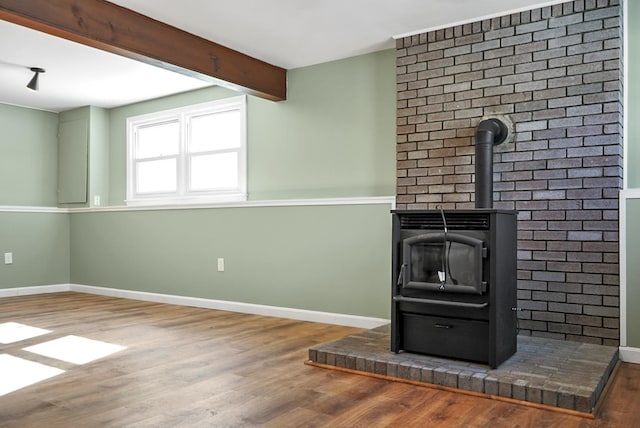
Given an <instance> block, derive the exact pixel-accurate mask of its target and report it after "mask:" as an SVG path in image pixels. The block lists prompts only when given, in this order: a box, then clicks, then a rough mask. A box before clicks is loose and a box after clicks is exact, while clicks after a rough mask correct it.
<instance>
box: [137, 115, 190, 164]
mask: <svg viewBox="0 0 640 428" xmlns="http://www.w3.org/2000/svg"><path fill="white" fill-rule="evenodd" d="M137 143H138V144H137V146H136V158H137V159H147V158H153V157H159V156H171V155H176V154H178V151H179V150H180V124H179V123H178V122H165V123H160V124H154V125H147V126H142V127H140V128H138V141H137Z"/></svg>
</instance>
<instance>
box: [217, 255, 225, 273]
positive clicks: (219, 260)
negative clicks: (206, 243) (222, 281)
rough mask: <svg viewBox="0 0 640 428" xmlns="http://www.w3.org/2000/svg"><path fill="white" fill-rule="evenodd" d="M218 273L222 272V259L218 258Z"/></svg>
mask: <svg viewBox="0 0 640 428" xmlns="http://www.w3.org/2000/svg"><path fill="white" fill-rule="evenodd" d="M218 272H224V259H223V258H222V257H218Z"/></svg>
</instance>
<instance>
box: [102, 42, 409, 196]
mask: <svg viewBox="0 0 640 428" xmlns="http://www.w3.org/2000/svg"><path fill="white" fill-rule="evenodd" d="M287 75H288V93H287V101H282V102H278V103H276V102H271V101H266V100H262V99H259V98H255V97H248V103H247V111H248V129H247V139H248V162H247V163H248V170H249V174H248V186H247V187H248V192H249V199H251V200H263V199H288V198H318V197H320V198H323V197H342V196H388V195H395V174H396V173H395V114H396V113H395V105H396V93H395V90H396V87H395V51H394V50H387V51H382V52H376V53H373V54H369V55H362V56H358V57H353V58H348V59H345V60H341V61H335V62H330V63H326V64H320V65H316V66H312V67H305V68H300V69H295V70H290V71H289V72H288V74H287ZM235 95H237V93H235V92H233V91H230V90H228V89H224V88H220V87H214V88H208V89H203V90H198V91H193V92H188V93H185V94H180V95H177V96H173V97H167V98H162V99H159V100H153V101H149V102H145V103H139V104H134V105H130V106H126V107H122V108H117V109H113V110H111V112H110V113H111V127H110V133H111V157H110V171H111V176H110V198H109V199H110V203H111V205H123V204H124V199H125V194H126V186H125V179H126V178H125V174H126V163H125V162H126V158H125V156H126V122H125V121H126V118H127V117H128V116H135V115H139V114H144V113H149V112H153V111H158V110H164V109H169V108H175V107H181V106H184V105H189V104H195V103H200V102H206V101H210V100H213V99H219V98H225V97H229V96H235Z"/></svg>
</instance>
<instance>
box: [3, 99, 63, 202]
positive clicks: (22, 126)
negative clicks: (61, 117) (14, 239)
mask: <svg viewBox="0 0 640 428" xmlns="http://www.w3.org/2000/svg"><path fill="white" fill-rule="evenodd" d="M57 153H58V115H57V114H55V113H49V112H43V111H39V110H31V109H26V108H21V107H15V106H10V105H6V104H0V206H1V205H17V206H50V207H52V206H56V204H57V200H58V196H57V182H58V178H57V173H58V167H57V159H58V154H57Z"/></svg>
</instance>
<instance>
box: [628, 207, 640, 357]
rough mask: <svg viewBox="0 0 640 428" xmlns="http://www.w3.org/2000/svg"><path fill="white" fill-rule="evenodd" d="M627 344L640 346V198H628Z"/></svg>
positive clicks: (634, 346)
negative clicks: (638, 246)
mask: <svg viewBox="0 0 640 428" xmlns="http://www.w3.org/2000/svg"><path fill="white" fill-rule="evenodd" d="M626 215H627V223H626V225H627V226H626V227H627V231H626V238H627V346H630V347H633V348H640V311H638V304H640V262H639V259H638V248H637V245H636V243H637V242H640V221H638V219H639V218H640V199H627V212H626Z"/></svg>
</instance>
